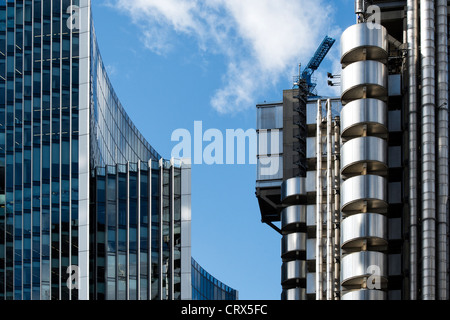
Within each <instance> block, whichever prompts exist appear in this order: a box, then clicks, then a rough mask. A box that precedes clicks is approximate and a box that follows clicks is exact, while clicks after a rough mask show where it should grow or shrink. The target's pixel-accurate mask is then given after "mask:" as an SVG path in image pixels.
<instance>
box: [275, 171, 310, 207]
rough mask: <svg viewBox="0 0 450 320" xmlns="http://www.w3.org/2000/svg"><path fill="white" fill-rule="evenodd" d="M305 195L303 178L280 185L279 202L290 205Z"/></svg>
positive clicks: (289, 180)
mask: <svg viewBox="0 0 450 320" xmlns="http://www.w3.org/2000/svg"><path fill="white" fill-rule="evenodd" d="M305 195H306V180H305V178H304V177H295V178H291V179H288V180H285V181H283V183H282V184H281V201H282V202H284V203H292V202H296V201H298V199H299V198H300V197H304V196H305Z"/></svg>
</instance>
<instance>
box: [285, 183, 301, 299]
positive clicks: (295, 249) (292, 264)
mask: <svg viewBox="0 0 450 320" xmlns="http://www.w3.org/2000/svg"><path fill="white" fill-rule="evenodd" d="M281 201H282V203H283V205H285V206H286V207H285V208H284V209H283V210H282V211H281V232H282V234H283V238H282V242H281V259H282V261H283V264H282V267H281V285H282V287H283V293H282V300H306V178H304V177H294V178H291V179H288V180H285V181H284V182H283V184H282V186H281Z"/></svg>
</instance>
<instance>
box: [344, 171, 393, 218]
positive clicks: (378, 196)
mask: <svg viewBox="0 0 450 320" xmlns="http://www.w3.org/2000/svg"><path fill="white" fill-rule="evenodd" d="M386 187H387V180H386V179H385V178H383V177H380V176H376V175H365V176H356V177H352V178H349V179H348V180H346V181H344V182H343V183H342V187H341V191H342V195H341V210H342V211H344V212H346V211H353V210H356V211H358V210H363V208H364V206H366V207H367V210H370V209H372V210H374V209H376V210H382V212H384V211H385V210H386V209H387V190H386ZM377 212H378V211H377Z"/></svg>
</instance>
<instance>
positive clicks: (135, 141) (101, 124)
mask: <svg viewBox="0 0 450 320" xmlns="http://www.w3.org/2000/svg"><path fill="white" fill-rule="evenodd" d="M90 49H91V53H90V54H91V56H90V59H91V62H90V63H91V72H90V74H91V77H90V79H91V90H92V92H91V103H90V108H91V110H90V114H91V118H90V130H91V135H90V137H91V164H92V165H93V166H94V167H95V166H105V165H114V164H116V163H127V161H130V162H138V161H148V160H153V161H158V160H159V159H161V156H160V155H159V154H158V153H157V152H156V151H155V150H154V149H153V147H152V146H151V145H150V144H149V143H148V142H147V141H146V140H145V139H144V137H143V136H142V134H141V133H140V132H139V131H138V130H137V128H136V127H135V126H134V124H133V123H132V121H131V119H130V118H129V116H128V115H127V113H126V112H125V110H124V108H123V107H122V105H121V103H120V101H119V99H118V98H117V95H116V94H115V92H114V89H113V87H112V85H111V82H110V81H109V78H108V74H107V72H106V69H105V66H104V64H103V61H102V58H101V55H100V51H99V49H98V45H97V39H96V36H95V30H94V26H93V23H92V22H91V38H90Z"/></svg>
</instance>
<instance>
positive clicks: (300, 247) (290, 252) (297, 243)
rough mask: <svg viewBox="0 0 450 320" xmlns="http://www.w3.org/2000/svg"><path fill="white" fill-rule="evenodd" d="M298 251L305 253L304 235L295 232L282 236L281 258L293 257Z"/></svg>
mask: <svg viewBox="0 0 450 320" xmlns="http://www.w3.org/2000/svg"><path fill="white" fill-rule="evenodd" d="M299 251H302V252H305V251H306V233H301V232H296V233H291V234H286V235H284V236H283V239H282V241H281V257H282V258H289V256H293V257H295V256H296V255H297V254H298V252H299Z"/></svg>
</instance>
